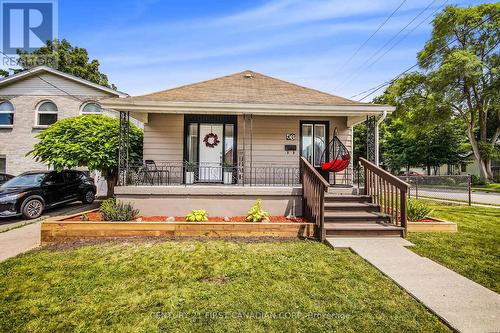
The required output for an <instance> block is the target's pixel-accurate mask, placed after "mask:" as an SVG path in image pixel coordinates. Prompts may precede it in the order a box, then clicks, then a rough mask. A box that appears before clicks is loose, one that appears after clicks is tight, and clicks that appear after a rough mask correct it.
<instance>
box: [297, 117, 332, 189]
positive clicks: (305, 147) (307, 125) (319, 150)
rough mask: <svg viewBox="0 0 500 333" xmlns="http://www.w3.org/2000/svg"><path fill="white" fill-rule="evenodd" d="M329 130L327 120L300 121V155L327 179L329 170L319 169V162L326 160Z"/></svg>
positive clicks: (327, 157)
mask: <svg viewBox="0 0 500 333" xmlns="http://www.w3.org/2000/svg"><path fill="white" fill-rule="evenodd" d="M329 131H330V128H329V124H328V121H309V120H303V121H301V122H300V156H303V157H305V158H306V159H307V160H308V161H309V163H311V164H312V165H313V166H314V168H315V169H316V170H317V171H318V172H319V173H320V174H321V175H322V176H323V177H324V178H325V179H326V180H327V181H328V180H329V172H328V171H323V170H322V169H321V164H323V163H324V162H325V161H327V160H328V159H329V158H330V156H328V151H327V152H326V153H325V150H327V145H328V142H329V140H328V133H329Z"/></svg>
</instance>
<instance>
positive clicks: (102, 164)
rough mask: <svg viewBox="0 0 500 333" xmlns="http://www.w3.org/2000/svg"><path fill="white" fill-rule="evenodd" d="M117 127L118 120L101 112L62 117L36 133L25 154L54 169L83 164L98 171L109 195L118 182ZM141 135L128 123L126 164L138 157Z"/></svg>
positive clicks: (118, 126) (140, 152)
mask: <svg viewBox="0 0 500 333" xmlns="http://www.w3.org/2000/svg"><path fill="white" fill-rule="evenodd" d="M119 129H120V121H119V119H116V118H112V117H107V116H103V115H82V116H78V117H72V118H66V119H63V120H59V121H57V122H56V123H54V124H53V125H51V126H50V127H49V128H48V129H46V130H44V131H43V132H42V133H40V134H39V135H38V136H37V138H38V139H40V141H39V142H38V143H37V144H35V146H34V148H33V150H32V151H31V152H29V153H28V154H32V155H33V156H34V157H35V159H36V160H37V161H39V162H42V163H45V164H48V165H53V166H54V167H55V168H56V169H57V170H62V169H64V168H74V167H87V168H88V169H89V170H91V171H94V170H97V171H100V172H101V174H102V175H103V176H104V178H105V179H106V181H107V184H108V192H107V195H108V197H109V196H112V195H113V194H114V186H115V185H116V183H117V181H118V147H119ZM142 138H143V134H142V130H141V129H139V128H137V127H136V126H135V125H133V124H130V141H129V142H130V151H129V161H130V163H134V162H138V161H141V160H142Z"/></svg>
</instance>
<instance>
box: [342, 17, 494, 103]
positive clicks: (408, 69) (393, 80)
mask: <svg viewBox="0 0 500 333" xmlns="http://www.w3.org/2000/svg"><path fill="white" fill-rule="evenodd" d="M496 15H498V14H494V15H491V16H490V17H489V18H486V19H484V20H482V21H481V22H479V23H478V24H476V25H475V26H473V27H472V28H470V29H469V30H468V31H467V33H469V32H471V31H472V30H474V29H476V28H478V27H480V26H481V25H483V24H484V23H486V22H488V21H491V20H492V19H493V18H495V16H496ZM456 41H458V37H455V38H454V39H453V40H451V41H449V42H448V43H446V45H443V46H442V47H440V48H439V49H438V51H441V50H444V49H445V48H446V47H448V46H450V45H451V44H452V43H455V42H456ZM493 50H494V49H491V50H490V51H488V53H490V52H491V51H493ZM431 56H433V54H429V55H428V56H427V57H425V58H423V60H426V59H428V58H430V57H431ZM417 66H418V63H416V64H414V65H413V66H411V67H408V68H407V69H406V70H404V71H403V72H401V73H399V74H398V75H397V76H395V77H394V78H393V79H391V80H390V81H387V82H385V83H382V84H380V85H378V86H376V87H373V88H371V89H368V90H365V91H363V92H361V93H358V94H356V95H354V96H352V97H351V98H354V97H356V96H359V95H361V94H363V93H365V92H369V91H371V92H370V93H369V94H367V95H365V96H364V97H362V98H360V99H358V102H360V101H362V100H363V99H365V98H367V97H369V96H371V95H373V94H374V93H375V92H376V91H378V90H380V88H382V87H384V86H387V85H389V84H392V83H394V82H395V81H396V80H397V79H399V78H400V77H401V76H403V75H404V74H406V73H408V72H409V71H411V70H412V69H413V68H415V67H417Z"/></svg>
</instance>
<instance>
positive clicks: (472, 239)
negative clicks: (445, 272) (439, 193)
mask: <svg viewBox="0 0 500 333" xmlns="http://www.w3.org/2000/svg"><path fill="white" fill-rule="evenodd" d="M431 204H432V208H433V212H432V213H431V214H430V215H431V216H435V217H438V218H442V219H445V220H448V221H452V222H456V223H457V224H458V232H457V233H410V234H409V236H408V240H409V241H411V242H412V243H414V244H415V245H416V246H414V247H410V249H411V250H413V251H415V252H416V253H418V254H420V255H422V256H425V257H428V258H430V259H432V260H435V261H437V262H439V263H441V264H442V265H444V266H446V267H448V268H450V269H452V270H454V271H455V272H457V273H460V274H462V275H464V276H466V277H468V278H469V279H471V280H474V281H476V282H477V283H479V284H481V285H483V286H485V287H487V288H490V289H492V290H494V291H496V292H500V278H499V277H500V209H499V208H485V207H477V206H472V207H469V206H464V205H453V204H446V203H443V204H437V203H436V202H432V203H431Z"/></svg>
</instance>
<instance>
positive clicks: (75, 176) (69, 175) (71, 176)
mask: <svg viewBox="0 0 500 333" xmlns="http://www.w3.org/2000/svg"><path fill="white" fill-rule="evenodd" d="M64 176H65V177H66V182H67V183H73V182H76V181H78V180H79V179H80V176H81V173H80V172H76V171H66V172H65V173H64Z"/></svg>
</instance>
